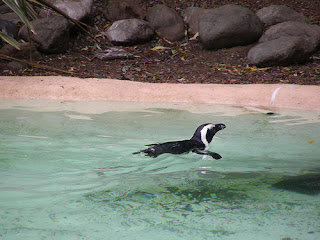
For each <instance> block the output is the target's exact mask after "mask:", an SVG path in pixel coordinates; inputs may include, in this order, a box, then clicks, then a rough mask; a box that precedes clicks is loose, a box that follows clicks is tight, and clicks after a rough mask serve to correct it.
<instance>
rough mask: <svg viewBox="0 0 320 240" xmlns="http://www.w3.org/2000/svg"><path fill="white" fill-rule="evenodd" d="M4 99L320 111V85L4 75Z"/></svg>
mask: <svg viewBox="0 0 320 240" xmlns="http://www.w3.org/2000/svg"><path fill="white" fill-rule="evenodd" d="M0 98H20V99H59V100H73V101H101V100H111V101H132V102H176V103H207V104H236V105H251V106H264V107H277V108H294V109H303V110H315V111H320V86H314V85H292V84H246V85H242V84H241V85H240V84H239V85H235V84H169V83H142V82H132V81H125V80H115V79H98V78H76V77H62V76H33V77H28V76H22V77H21V76H13V77H12V76H0Z"/></svg>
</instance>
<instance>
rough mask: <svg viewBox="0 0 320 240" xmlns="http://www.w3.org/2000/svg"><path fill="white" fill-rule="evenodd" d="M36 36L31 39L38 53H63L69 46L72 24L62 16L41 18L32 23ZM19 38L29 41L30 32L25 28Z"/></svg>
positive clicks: (20, 32)
mask: <svg viewBox="0 0 320 240" xmlns="http://www.w3.org/2000/svg"><path fill="white" fill-rule="evenodd" d="M31 24H32V26H33V28H34V29H35V32H36V35H35V34H33V33H32V34H31V36H30V38H31V40H32V42H33V44H34V45H35V47H36V48H37V50H38V51H40V52H43V53H63V52H65V51H66V50H67V49H68V46H69V39H70V37H69V30H70V27H71V23H70V22H69V21H68V20H67V19H65V18H64V17H61V16H54V17H50V18H40V19H36V20H34V21H32V22H31ZM19 36H20V37H21V38H22V39H23V40H25V41H28V30H27V28H26V26H23V27H22V28H21V29H20V31H19Z"/></svg>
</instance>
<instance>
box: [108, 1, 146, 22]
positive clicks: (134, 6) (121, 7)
mask: <svg viewBox="0 0 320 240" xmlns="http://www.w3.org/2000/svg"><path fill="white" fill-rule="evenodd" d="M141 3H142V0H111V1H109V3H108V5H107V6H106V8H105V10H104V12H103V13H104V16H105V17H106V18H107V19H108V20H109V21H111V22H114V21H117V20H122V19H130V18H138V19H144V17H145V16H146V10H145V9H143V8H142V7H141Z"/></svg>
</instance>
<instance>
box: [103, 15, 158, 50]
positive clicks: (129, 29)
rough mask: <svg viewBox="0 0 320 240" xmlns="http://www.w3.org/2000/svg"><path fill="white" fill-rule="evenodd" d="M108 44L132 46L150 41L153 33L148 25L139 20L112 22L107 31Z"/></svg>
mask: <svg viewBox="0 0 320 240" xmlns="http://www.w3.org/2000/svg"><path fill="white" fill-rule="evenodd" d="M106 36H107V38H108V39H109V41H110V42H112V43H114V44H118V45H134V44H139V43H144V42H147V41H150V40H151V39H152V38H153V36H154V32H153V29H152V28H151V26H150V24H149V23H148V22H146V21H143V20H141V19H124V20H119V21H116V22H114V23H113V24H112V25H111V27H110V28H109V29H108V30H107V32H106Z"/></svg>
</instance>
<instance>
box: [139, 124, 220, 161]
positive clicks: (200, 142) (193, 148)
mask: <svg viewBox="0 0 320 240" xmlns="http://www.w3.org/2000/svg"><path fill="white" fill-rule="evenodd" d="M225 127H226V126H225V125H224V124H211V123H205V124H202V125H200V126H199V127H198V128H197V129H196V131H195V132H194V134H193V136H192V137H191V138H190V139H189V140H182V141H174V142H165V143H156V144H149V145H146V146H148V147H149V148H147V149H144V150H141V151H139V152H134V153H133V154H138V153H145V155H146V156H148V157H154V158H155V157H157V156H159V155H160V154H163V153H171V154H182V153H188V152H194V153H197V154H200V155H209V156H211V157H212V158H214V159H220V158H221V156H220V155H219V154H217V153H214V152H209V151H208V150H207V149H208V147H209V144H210V143H211V141H212V138H213V136H214V135H215V134H216V133H217V132H218V131H220V130H222V129H224V128H225Z"/></svg>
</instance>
